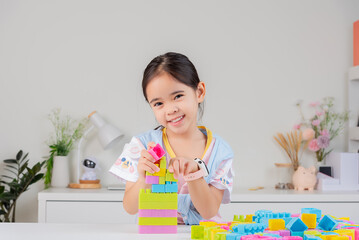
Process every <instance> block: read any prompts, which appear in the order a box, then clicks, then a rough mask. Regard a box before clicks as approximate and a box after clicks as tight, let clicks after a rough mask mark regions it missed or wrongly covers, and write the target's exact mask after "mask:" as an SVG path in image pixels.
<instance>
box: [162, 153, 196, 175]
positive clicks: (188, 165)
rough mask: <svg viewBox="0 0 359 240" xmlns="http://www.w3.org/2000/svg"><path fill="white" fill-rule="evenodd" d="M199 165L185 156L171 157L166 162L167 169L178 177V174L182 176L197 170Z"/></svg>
mask: <svg viewBox="0 0 359 240" xmlns="http://www.w3.org/2000/svg"><path fill="white" fill-rule="evenodd" d="M198 170H199V167H198V165H197V163H196V162H195V161H194V160H189V159H186V158H181V157H179V158H172V159H171V161H170V163H169V164H168V171H169V172H171V173H173V176H174V177H175V178H176V179H178V176H179V174H182V175H183V176H185V175H188V174H190V173H194V172H197V171H198Z"/></svg>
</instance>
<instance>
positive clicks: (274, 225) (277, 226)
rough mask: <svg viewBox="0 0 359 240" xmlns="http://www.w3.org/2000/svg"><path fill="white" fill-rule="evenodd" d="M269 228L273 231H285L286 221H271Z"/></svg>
mask: <svg viewBox="0 0 359 240" xmlns="http://www.w3.org/2000/svg"><path fill="white" fill-rule="evenodd" d="M268 227H269V230H271V231H278V230H285V221H284V219H281V218H279V219H269V220H268Z"/></svg>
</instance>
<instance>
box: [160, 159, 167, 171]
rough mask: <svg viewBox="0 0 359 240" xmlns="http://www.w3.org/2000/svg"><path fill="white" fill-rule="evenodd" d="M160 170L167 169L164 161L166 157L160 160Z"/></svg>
mask: <svg viewBox="0 0 359 240" xmlns="http://www.w3.org/2000/svg"><path fill="white" fill-rule="evenodd" d="M160 168H164V169H166V168H167V161H166V157H162V158H161V160H160Z"/></svg>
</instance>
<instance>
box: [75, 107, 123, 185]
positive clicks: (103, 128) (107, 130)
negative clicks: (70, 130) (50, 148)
mask: <svg viewBox="0 0 359 240" xmlns="http://www.w3.org/2000/svg"><path fill="white" fill-rule="evenodd" d="M88 118H89V119H90V120H91V122H92V124H93V125H92V126H91V127H90V128H89V129H88V130H86V131H85V133H84V134H83V136H82V137H81V139H80V140H79V143H78V146H77V179H78V181H79V182H78V183H70V184H69V187H70V188H101V185H100V184H99V180H95V181H86V183H81V182H80V169H81V162H82V161H81V145H82V142H83V140H84V139H85V137H86V136H87V135H88V134H89V133H90V132H91V131H92V130H93V129H94V128H95V127H96V128H97V129H98V133H97V135H98V139H99V141H100V143H101V145H102V147H103V148H104V149H108V148H110V147H111V146H112V145H113V144H114V143H115V142H117V140H119V139H120V138H121V137H122V136H123V134H122V133H121V132H120V130H118V129H117V128H116V127H114V126H113V125H111V124H109V123H107V122H106V121H105V120H103V119H102V117H101V116H100V115H99V114H98V113H97V112H96V111H94V112H92V113H90V115H89V116H88Z"/></svg>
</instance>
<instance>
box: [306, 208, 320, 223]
mask: <svg viewBox="0 0 359 240" xmlns="http://www.w3.org/2000/svg"><path fill="white" fill-rule="evenodd" d="M301 213H302V214H303V213H312V214H316V215H317V222H319V220H320V218H321V217H322V210H320V209H318V208H302V209H301Z"/></svg>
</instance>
